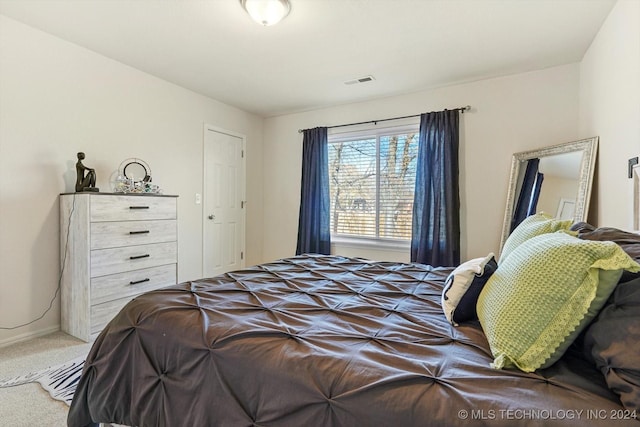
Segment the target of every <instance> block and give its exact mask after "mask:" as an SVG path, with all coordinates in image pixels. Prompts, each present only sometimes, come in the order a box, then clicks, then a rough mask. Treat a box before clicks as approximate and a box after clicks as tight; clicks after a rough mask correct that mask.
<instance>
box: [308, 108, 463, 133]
mask: <svg viewBox="0 0 640 427" xmlns="http://www.w3.org/2000/svg"><path fill="white" fill-rule="evenodd" d="M469 110H471V105H467V106H466V107H459V108H452V109H451V110H446V109H445V110H444V111H460V113H462V114H464V112H465V111H469ZM430 113H435V111H430ZM420 116H421V114H413V115H411V116H402V117H392V118H390V119H380V120H369V121H366V122H358V123H347V124H344V125H335V126H327V129H333V128H342V127H345V126H356V125H366V124H367V123H373V124H376V125H377V124H378V122H387V121H389V120H400V119H408V118H411V117H420ZM305 130H309V129H298V133H302V132H304V131H305Z"/></svg>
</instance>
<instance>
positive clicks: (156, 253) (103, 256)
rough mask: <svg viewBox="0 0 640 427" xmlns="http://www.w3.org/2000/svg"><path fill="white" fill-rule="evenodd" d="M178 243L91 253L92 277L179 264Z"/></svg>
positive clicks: (98, 250)
mask: <svg viewBox="0 0 640 427" xmlns="http://www.w3.org/2000/svg"><path fill="white" fill-rule="evenodd" d="M177 252H178V249H177V244H176V242H168V243H153V244H150V245H137V246H127V247H123V248H110V249H96V250H93V251H91V277H92V278H93V277H99V276H106V275H109V274H116V273H124V272H125V271H131V270H140V269H142V268H149V267H156V266H159V265H165V264H175V263H176V262H177V259H178V257H177Z"/></svg>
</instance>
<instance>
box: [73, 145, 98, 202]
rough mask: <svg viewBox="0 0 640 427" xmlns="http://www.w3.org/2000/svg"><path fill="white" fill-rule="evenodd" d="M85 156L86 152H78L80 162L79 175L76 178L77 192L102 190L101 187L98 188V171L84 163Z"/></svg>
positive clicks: (77, 170) (77, 168)
mask: <svg viewBox="0 0 640 427" xmlns="http://www.w3.org/2000/svg"><path fill="white" fill-rule="evenodd" d="M84 157H85V156H84V153H82V152H80V153H78V162H77V163H76V173H77V175H78V177H77V179H76V192H78V193H79V192H81V191H100V189H98V188H96V171H95V169H92V168H88V167H86V166H85V165H83V164H82V161H83V160H84ZM85 172H86V175H85Z"/></svg>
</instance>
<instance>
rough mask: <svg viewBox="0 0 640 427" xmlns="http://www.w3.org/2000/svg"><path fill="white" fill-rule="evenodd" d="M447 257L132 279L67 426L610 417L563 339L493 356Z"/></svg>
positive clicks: (614, 408)
mask: <svg viewBox="0 0 640 427" xmlns="http://www.w3.org/2000/svg"><path fill="white" fill-rule="evenodd" d="M450 271H451V270H450V269H438V268H431V267H428V266H425V265H420V264H398V263H381V262H369V261H365V260H361V259H353V258H343V257H329V256H300V257H295V258H290V259H284V260H280V261H276V262H273V263H269V264H263V265H258V266H255V267H250V268H247V269H245V270H242V271H236V272H232V273H227V274H224V275H221V276H218V277H215V278H211V279H203V280H199V281H192V282H187V283H183V284H180V285H176V286H173V287H170V288H165V289H162V290H158V291H153V292H150V293H147V294H144V295H142V296H140V297H138V298H136V299H135V300H133V301H132V302H130V303H129V304H128V305H127V306H126V307H125V308H124V309H123V310H122V311H121V312H120V313H119V314H118V315H117V316H116V317H115V318H114V319H113V321H111V323H110V324H109V325H108V326H107V327H106V329H105V330H104V331H103V332H102V333H101V334H100V336H99V337H98V339H97V340H96V342H95V343H94V345H93V347H92V349H91V352H90V353H89V356H88V358H87V363H86V366H85V371H84V373H83V376H82V378H81V380H80V382H79V384H78V388H77V391H76V394H75V397H74V400H73V404H72V405H71V408H70V411H69V417H68V425H69V426H72V427H80V426H87V425H92V423H96V422H115V423H118V424H125V425H130V426H189V427H193V426H197V427H200V426H202V427H208V426H211V427H213V426H300V427H304V426H403V427H409V426H467V427H470V426H486V425H491V426H493V425H497V426H513V425H522V426H535V425H539V426H554V425H555V426H563V427H565V426H591V425H594V426H600V425H601V426H626V425H632V426H636V427H638V425H640V423H638V422H636V421H634V420H624V419H622V420H616V419H615V418H620V417H622V418H624V415H625V414H624V412H623V409H622V406H621V405H620V403H619V401H618V399H617V396H616V395H614V394H613V393H611V392H610V391H609V390H608V389H607V388H606V385H605V383H604V380H603V378H602V375H601V374H600V373H599V372H598V371H596V370H595V368H594V367H592V366H591V365H589V364H588V363H587V362H586V361H585V360H583V359H581V358H579V357H574V356H572V355H571V354H569V355H565V357H564V358H563V359H562V360H561V361H560V362H558V363H556V364H555V365H554V366H552V367H551V368H549V369H546V370H544V371H539V372H536V373H531V374H527V373H523V372H519V371H515V370H495V369H492V368H490V367H489V363H490V362H491V361H492V356H491V352H490V350H489V347H488V344H487V341H486V339H485V337H484V334H483V332H482V329H481V328H480V326H479V324H478V323H472V324H466V325H462V326H459V327H453V326H451V325H450V324H448V323H447V321H446V319H445V317H444V315H443V313H442V309H441V307H440V293H441V290H442V287H443V282H444V280H445V278H446V276H447V275H448V273H450Z"/></svg>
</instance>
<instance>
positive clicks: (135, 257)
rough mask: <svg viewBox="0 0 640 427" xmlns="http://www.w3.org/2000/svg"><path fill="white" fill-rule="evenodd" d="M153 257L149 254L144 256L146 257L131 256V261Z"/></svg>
mask: <svg viewBox="0 0 640 427" xmlns="http://www.w3.org/2000/svg"><path fill="white" fill-rule="evenodd" d="M150 256H151V255H149V254H144V255H136V256H130V257H129V259H140V258H149V257H150Z"/></svg>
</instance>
